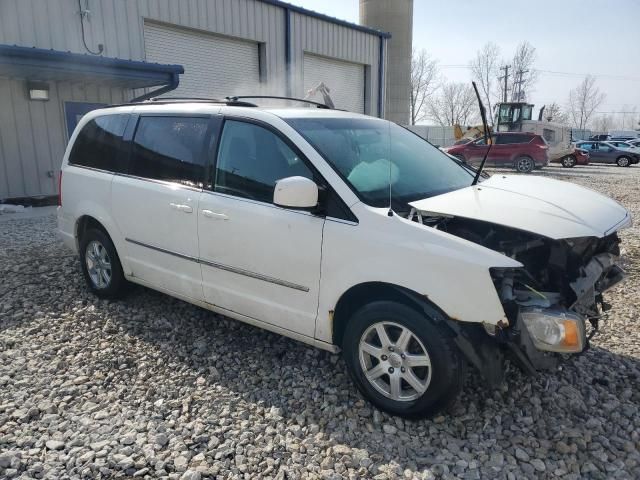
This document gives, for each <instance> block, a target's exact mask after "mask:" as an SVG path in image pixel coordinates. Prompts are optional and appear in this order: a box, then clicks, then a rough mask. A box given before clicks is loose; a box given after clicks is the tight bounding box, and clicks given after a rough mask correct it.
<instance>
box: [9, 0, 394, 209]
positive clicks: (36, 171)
mask: <svg viewBox="0 0 640 480" xmlns="http://www.w3.org/2000/svg"><path fill="white" fill-rule="evenodd" d="M81 11H83V12H85V13H84V14H81ZM81 21H82V26H83V27H84V41H83V33H82V28H81ZM386 38H388V34H385V33H382V32H378V31H376V30H372V29H368V28H365V27H361V26H358V25H354V24H350V23H347V22H344V21H341V20H338V19H335V18H331V17H327V16H324V15H321V14H317V13H315V12H311V11H308V10H305V9H302V8H300V7H297V6H293V5H290V4H287V3H283V2H280V1H277V0H80V1H78V0H47V1H45V2H43V1H40V0H2V1H0V106H1V108H0V200H2V199H8V198H22V197H40V196H50V195H55V194H56V191H57V179H56V177H57V172H58V170H59V166H60V162H61V160H62V156H63V154H64V149H65V146H66V142H67V140H68V137H69V132H70V131H72V128H73V126H74V125H75V123H76V122H77V120H78V118H79V117H80V116H81V115H82V114H83V113H84V112H85V111H88V110H90V109H92V108H96V107H98V106H100V105H104V104H111V103H122V102H126V101H129V100H130V99H132V98H134V97H136V96H138V95H140V94H142V93H144V92H148V91H152V90H154V88H157V86H159V85H160V84H159V83H158V81H157V79H155V80H153V81H151V80H149V81H148V82H147V83H146V84H145V83H140V82H138V83H132V84H127V82H126V81H124V80H123V79H122V77H121V76H118V75H115V76H114V77H113V78H110V77H109V76H108V75H106V74H104V75H103V74H101V76H96V75H93V73H92V74H91V75H77V74H76V73H74V72H72V71H68V72H66V73H63V74H60V73H59V72H56V68H55V65H52V63H51V62H53V61H54V60H55V59H59V58H63V57H60V56H55V57H54V55H53V54H58V53H61V52H72V53H73V54H81V55H75V57H74V61H76V60H77V61H78V62H79V63H87V62H88V60H86V59H85V58H84V57H88V59H95V58H103V59H104V60H105V64H106V63H107V60H109V59H121V60H133V61H135V65H134V67H135V68H138V67H140V64H141V63H142V62H153V63H159V64H163V65H158V69H159V70H163V68H164V67H172V66H176V64H177V65H178V66H179V65H182V66H184V74H183V75H181V76H180V83H179V85H178V88H177V89H176V90H175V91H173V92H169V93H168V95H170V96H171V95H173V96H178V95H190V96H206V97H220V96H226V95H241V94H272V95H283V96H295V97H304V96H305V93H306V90H308V89H309V88H310V87H312V86H315V85H316V84H317V83H318V82H319V81H324V82H325V84H326V85H327V87H329V89H330V90H331V95H332V96H333V97H334V99H335V103H336V107H337V108H346V109H350V110H356V111H361V112H363V113H367V114H370V115H374V116H382V114H383V108H384V91H383V88H380V87H381V86H383V85H384V70H385V69H384V63H385V60H384V57H385V55H384V52H385V39H386ZM85 42H86V46H87V48H85ZM100 44H101V45H103V51H102V52H101V55H100V56H99V57H94V56H93V55H91V54H89V53H88V49H90V50H92V51H96V50H97V49H98V46H99V45H100ZM12 46H19V47H35V48H34V49H33V50H34V52H33V53H34V54H35V53H38V54H45V55H46V54H47V53H48V52H44V50H47V51H52V52H51V58H52V60H51V61H49V60H46V62H48V63H47V70H46V71H44V70H43V71H42V72H40V71H39V70H37V69H35V70H34V67H33V65H29V66H27V67H25V66H24V65H23V66H22V67H21V68H14V67H15V62H14V61H13V60H12V59H10V58H7V57H6V56H5V57H3V54H2V50H1V48H2V47H12ZM38 49H41V50H39V51H37V52H36V50H38ZM23 50H25V52H21V53H20V54H21V55H22V54H25V55H26V56H27V57H30V56H31V54H32V52H30V51H26V49H23ZM38 61H42V60H38ZM59 61H61V62H63V61H62V60H59ZM3 62H4V63H3ZM12 62H14V63H12ZM63 63H64V62H63ZM169 64H173V65H169ZM161 67H163V68H161ZM61 68H64V64H62V65H61ZM83 68H88V69H91V68H93V67H83ZM164 70H166V69H164ZM164 70H163V72H162V74H165V75H168V74H167V73H166V72H165V71H164ZM92 75H93V76H92ZM145 75H146V74H145ZM167 78H169V77H167ZM33 81H38V82H46V85H47V88H48V90H49V100H48V101H38V100H31V99H30V97H29V93H28V88H30V87H28V86H27V85H28V84H30V82H33ZM154 82H155V83H154ZM168 82H169V81H168V80H167V83H168ZM151 85H156V87H151Z"/></svg>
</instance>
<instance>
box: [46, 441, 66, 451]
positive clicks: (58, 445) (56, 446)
mask: <svg viewBox="0 0 640 480" xmlns="http://www.w3.org/2000/svg"><path fill="white" fill-rule="evenodd" d="M46 446H47V448H48V449H49V450H62V449H63V448H64V442H61V441H60V440H47V443H46Z"/></svg>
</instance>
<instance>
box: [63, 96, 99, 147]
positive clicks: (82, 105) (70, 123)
mask: <svg viewBox="0 0 640 480" xmlns="http://www.w3.org/2000/svg"><path fill="white" fill-rule="evenodd" d="M106 106H107V104H106V103H88V102H64V115H65V118H66V119H67V134H68V137H67V138H71V134H72V133H73V131H74V130H75V128H76V125H78V122H79V121H80V119H81V118H82V117H83V116H84V114H85V113H88V112H90V111H91V110H97V109H98V108H103V107H106Z"/></svg>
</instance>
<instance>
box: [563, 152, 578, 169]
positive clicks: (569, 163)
mask: <svg viewBox="0 0 640 480" xmlns="http://www.w3.org/2000/svg"><path fill="white" fill-rule="evenodd" d="M575 164H576V157H574V156H573V155H567V156H566V157H564V158H563V159H562V166H563V167H565V168H573V167H574V166H575Z"/></svg>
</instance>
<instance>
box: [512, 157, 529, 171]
mask: <svg viewBox="0 0 640 480" xmlns="http://www.w3.org/2000/svg"><path fill="white" fill-rule="evenodd" d="M516 170H518V172H520V173H529V172H530V171H532V170H533V160H531V159H530V158H528V157H520V158H519V159H518V160H516Z"/></svg>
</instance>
